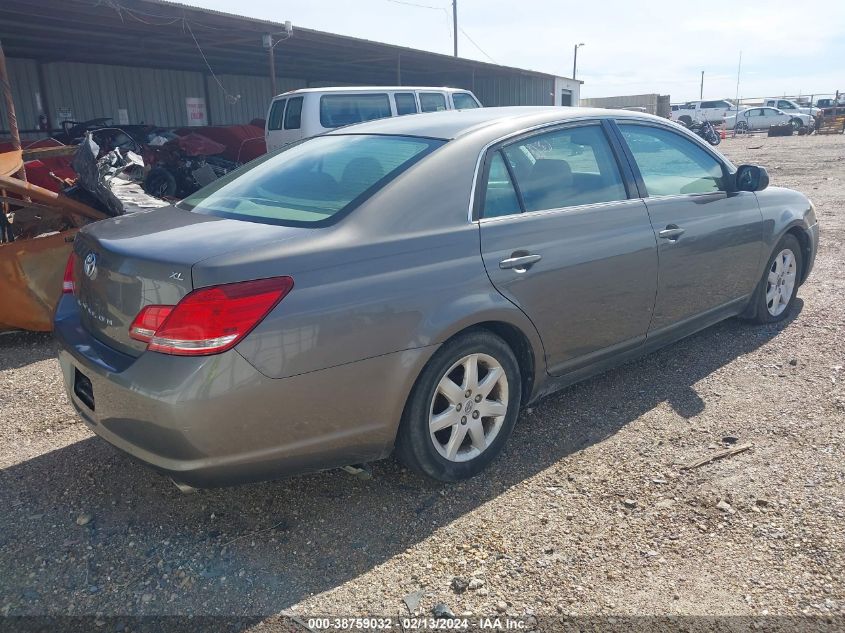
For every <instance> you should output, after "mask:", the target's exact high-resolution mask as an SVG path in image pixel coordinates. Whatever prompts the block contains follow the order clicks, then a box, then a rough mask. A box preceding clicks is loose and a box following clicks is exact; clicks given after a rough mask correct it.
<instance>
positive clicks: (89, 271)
mask: <svg viewBox="0 0 845 633" xmlns="http://www.w3.org/2000/svg"><path fill="white" fill-rule="evenodd" d="M84 270H85V275H86V276H87V277H88V279H91V280H93V279H96V278H97V255H96V254H95V253H88V255H87V256H86V257H85V266H84Z"/></svg>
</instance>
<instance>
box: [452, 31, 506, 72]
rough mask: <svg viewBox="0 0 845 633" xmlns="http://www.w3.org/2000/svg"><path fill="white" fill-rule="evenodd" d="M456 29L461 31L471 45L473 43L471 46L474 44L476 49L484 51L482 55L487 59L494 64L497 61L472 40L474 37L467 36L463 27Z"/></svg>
mask: <svg viewBox="0 0 845 633" xmlns="http://www.w3.org/2000/svg"><path fill="white" fill-rule="evenodd" d="M458 30H459V31H460V32H461V33H463V34H464V37H465V38H467V39H468V40H469V41H470V42H471V43H472V45H473V46H475V48H477V49H478V50H480V51H481V52H482V53H484V56H485V57H486V58H487V59H489V60H490V61H491V62H493V63H494V64H496V63H498V62H497V61H496V60H495V59H493V58H492V57H490V55H488V54H487V51H485V50H484V49H483V48H481V47H480V46H479V45H478V44H476V43H475V40H474V39H472V38H471V37H470V36H469V33H467V32H466V31H464V30H463V28H461V27H460V26H459V27H458Z"/></svg>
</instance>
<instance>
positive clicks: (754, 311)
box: [747, 233, 804, 323]
mask: <svg viewBox="0 0 845 633" xmlns="http://www.w3.org/2000/svg"><path fill="white" fill-rule="evenodd" d="M786 249H788V250H790V251H792V254H793V256H794V257H795V285H794V286H793V288H792V293H791V294H790V296H789V300H788V301H787V302H786V307H785V308H783V310H782V311H781V312H780V313H778V314H772V313H771V311H770V310H769V304H770V303H771V302H770V301H768V300H767V299H766V295H767V294H768V292H769V289H770V287H771V284H770V282H769V273H770V272H772V271H773V269H774V266H775V258H776V257H778V255H779V254H780V253H781V252H783V251H784V250H786ZM803 271H804V256H803V253H802V252H801V245H800V244H799V243H798V239H797V238H796V237H795V236H794V235H792V234H791V233H787V234H786V235H784V236H783V238H781V240H780V241H779V242H778V244H777V246H775V248H774V250H773V251H772V254H771V255H770V256H769V260H768V262H767V263H766V268H765V270H763V276H762V278H761V279H760V282H759V283H758V284H757V288H756V290H755V291H754V295H753V297H752V299H751V305H749V309H748V312H747V316H748V318H749V319H750V320H751V321H753V322H754V323H776V322H777V321H782V320H783V319H785V318H787V317H788V316H789V314H790V312H792V309H793V307H794V305H795V297H796V295H797V293H798V285H799V283H800V280H801V275H802V274H803Z"/></svg>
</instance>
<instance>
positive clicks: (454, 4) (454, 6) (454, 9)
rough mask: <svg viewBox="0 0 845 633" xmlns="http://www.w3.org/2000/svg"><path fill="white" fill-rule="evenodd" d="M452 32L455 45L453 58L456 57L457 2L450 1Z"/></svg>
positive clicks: (456, 0)
mask: <svg viewBox="0 0 845 633" xmlns="http://www.w3.org/2000/svg"><path fill="white" fill-rule="evenodd" d="M452 31H453V33H454V36H453V40H452V41H453V43H454V45H455V57H457V56H458V0H452Z"/></svg>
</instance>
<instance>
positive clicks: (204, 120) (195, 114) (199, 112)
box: [185, 97, 208, 127]
mask: <svg viewBox="0 0 845 633" xmlns="http://www.w3.org/2000/svg"><path fill="white" fill-rule="evenodd" d="M185 106H186V107H187V109H188V125H189V126H191V127H197V126H201V125H208V113H207V111H206V109H205V99H203V98H202V97H185Z"/></svg>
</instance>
